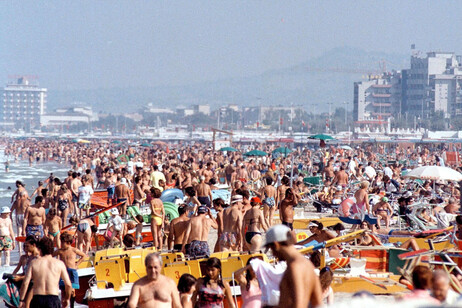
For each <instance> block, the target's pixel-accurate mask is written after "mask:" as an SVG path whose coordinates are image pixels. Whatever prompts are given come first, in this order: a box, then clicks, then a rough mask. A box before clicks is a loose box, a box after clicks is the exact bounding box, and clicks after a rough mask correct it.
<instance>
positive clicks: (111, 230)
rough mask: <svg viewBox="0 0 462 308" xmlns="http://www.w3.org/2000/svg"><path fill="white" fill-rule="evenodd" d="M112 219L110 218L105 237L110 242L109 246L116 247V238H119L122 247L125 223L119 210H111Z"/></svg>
mask: <svg viewBox="0 0 462 308" xmlns="http://www.w3.org/2000/svg"><path fill="white" fill-rule="evenodd" d="M111 215H112V217H111V218H109V221H108V224H107V229H106V232H105V234H104V237H105V238H106V239H107V240H108V241H109V246H110V247H114V237H116V236H117V237H118V240H119V243H120V246H122V244H123V234H122V233H123V229H124V225H123V224H124V222H123V220H122V217H120V216H119V210H118V209H116V208H113V209H111Z"/></svg>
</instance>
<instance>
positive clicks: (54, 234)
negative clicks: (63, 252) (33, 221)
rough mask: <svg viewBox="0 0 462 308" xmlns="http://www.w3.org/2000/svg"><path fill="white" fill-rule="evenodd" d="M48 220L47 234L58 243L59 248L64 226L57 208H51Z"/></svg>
mask: <svg viewBox="0 0 462 308" xmlns="http://www.w3.org/2000/svg"><path fill="white" fill-rule="evenodd" d="M46 216H47V220H46V221H45V235H46V236H48V237H49V238H50V239H51V240H53V242H54V243H55V244H56V247H58V249H59V248H60V247H61V242H60V241H59V233H60V231H61V228H62V226H63V222H62V220H61V218H60V217H59V216H58V215H57V211H56V209H50V210H49V211H48V214H47V215H46Z"/></svg>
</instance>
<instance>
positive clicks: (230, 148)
mask: <svg viewBox="0 0 462 308" xmlns="http://www.w3.org/2000/svg"><path fill="white" fill-rule="evenodd" d="M218 151H221V152H237V149H235V148H232V147H224V148H221V149H219V150H218Z"/></svg>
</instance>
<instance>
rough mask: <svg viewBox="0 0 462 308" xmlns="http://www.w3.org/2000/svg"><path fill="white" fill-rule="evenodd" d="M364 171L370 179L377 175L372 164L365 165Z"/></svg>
mask: <svg viewBox="0 0 462 308" xmlns="http://www.w3.org/2000/svg"><path fill="white" fill-rule="evenodd" d="M364 173H366V174H367V176H368V177H369V179H371V180H372V179H373V178H375V176H376V175H377V172H375V169H374V167H372V166H367V167H366V168H364Z"/></svg>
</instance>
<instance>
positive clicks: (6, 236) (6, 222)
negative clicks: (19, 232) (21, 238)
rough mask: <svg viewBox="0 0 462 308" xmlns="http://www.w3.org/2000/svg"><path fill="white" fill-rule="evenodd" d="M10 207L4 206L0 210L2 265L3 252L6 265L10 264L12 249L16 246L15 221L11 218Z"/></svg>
mask: <svg viewBox="0 0 462 308" xmlns="http://www.w3.org/2000/svg"><path fill="white" fill-rule="evenodd" d="M10 213H11V211H10V208H9V207H7V206H4V207H2V209H1V211H0V266H1V264H2V256H1V255H2V253H3V254H4V255H5V266H10V251H11V250H12V249H14V248H15V243H14V231H13V222H12V221H11V218H10Z"/></svg>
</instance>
